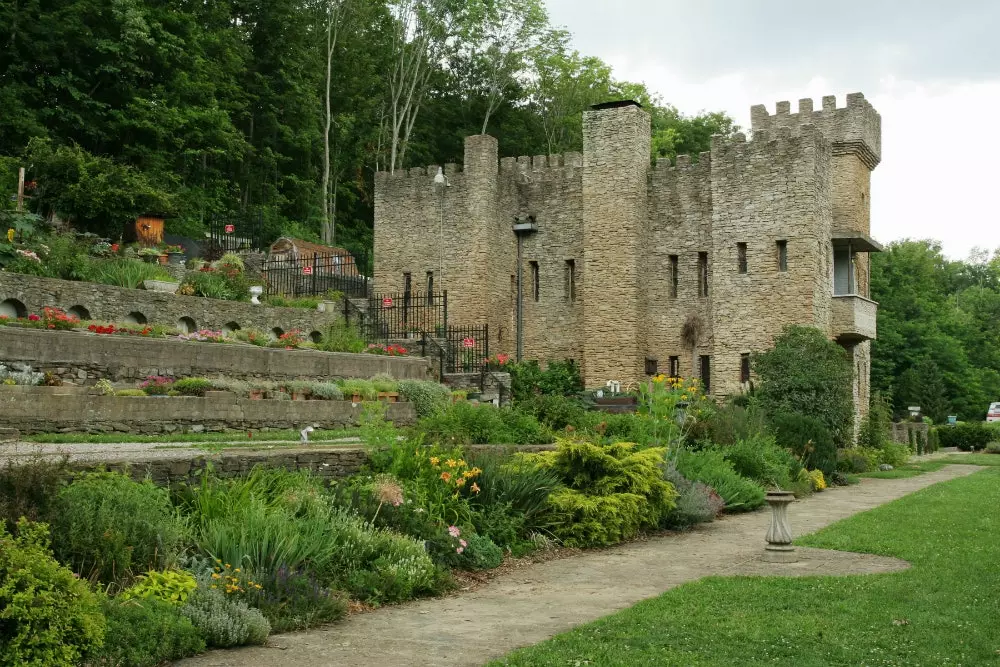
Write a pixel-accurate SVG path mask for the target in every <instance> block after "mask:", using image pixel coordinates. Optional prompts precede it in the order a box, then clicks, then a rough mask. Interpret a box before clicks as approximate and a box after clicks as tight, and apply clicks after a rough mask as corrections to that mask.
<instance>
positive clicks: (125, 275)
mask: <svg viewBox="0 0 1000 667" xmlns="http://www.w3.org/2000/svg"><path fill="white" fill-rule="evenodd" d="M87 279H88V280H90V281H91V282H95V283H103V284H105V285H115V286H116V287H127V288H128V289H138V288H140V287H142V284H143V283H144V282H145V281H147V280H162V281H166V282H174V277H173V276H171V275H170V274H169V273H167V271H166V270H164V269H163V268H162V267H160V266H159V265H158V264H147V263H146V262H141V261H138V260H134V259H109V260H100V261H95V262H91V263H90V268H89V271H88V276H87Z"/></svg>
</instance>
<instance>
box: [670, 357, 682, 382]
mask: <svg viewBox="0 0 1000 667" xmlns="http://www.w3.org/2000/svg"><path fill="white" fill-rule="evenodd" d="M669 375H670V377H672V378H676V377H680V376H681V358H680V357H670V373H669Z"/></svg>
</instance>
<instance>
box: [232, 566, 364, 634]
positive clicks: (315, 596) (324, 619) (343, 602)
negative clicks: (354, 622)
mask: <svg viewBox="0 0 1000 667" xmlns="http://www.w3.org/2000/svg"><path fill="white" fill-rule="evenodd" d="M259 579H260V583H261V585H262V588H261V590H258V591H251V592H248V593H247V596H246V598H247V601H248V603H249V604H250V605H251V606H252V607H254V608H256V609H259V610H260V612H261V614H263V616H264V618H265V620H266V621H267V622H268V624H269V625H270V626H271V631H272V632H293V631H296V630H305V629H306V628H311V627H314V626H317V625H322V624H324V623H333V622H334V621H338V620H340V619H341V618H343V617H344V615H345V614H346V613H347V598H346V596H345V595H343V594H342V593H340V592H338V591H335V590H332V589H331V588H329V587H328V586H326V585H324V584H322V583H321V582H320V581H319V580H318V579H317V578H316V576H315V575H314V574H312V573H311V572H308V571H303V572H296V571H292V570H288V569H287V568H283V567H282V568H278V570H277V571H275V572H273V573H270V574H265V575H264V576H262V577H260V578H259Z"/></svg>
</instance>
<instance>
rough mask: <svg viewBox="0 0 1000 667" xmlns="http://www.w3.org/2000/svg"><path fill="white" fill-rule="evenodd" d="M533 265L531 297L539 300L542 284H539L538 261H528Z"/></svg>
mask: <svg viewBox="0 0 1000 667" xmlns="http://www.w3.org/2000/svg"><path fill="white" fill-rule="evenodd" d="M528 265H529V266H531V298H532V299H533V300H535V301H538V296H539V293H540V292H541V285H540V284H539V282H540V278H539V275H538V262H528Z"/></svg>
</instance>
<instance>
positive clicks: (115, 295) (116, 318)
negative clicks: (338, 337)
mask: <svg viewBox="0 0 1000 667" xmlns="http://www.w3.org/2000/svg"><path fill="white" fill-rule="evenodd" d="M8 299H16V300H17V301H19V302H20V303H21V304H22V305H23V307H24V308H25V309H26V310H27V311H28V312H29V313H40V312H41V310H42V308H43V307H45V306H54V307H57V308H62V309H63V310H65V311H67V312H69V311H70V310H71V309H74V310H75V312H76V314H78V315H80V314H84V315H89V317H83V318H82V319H94V320H99V321H106V322H115V323H124V322H125V321H127V320H128V319H129V316H130V315H132V316H133V318H132V321H135V320H137V319H138V320H145V321H146V322H149V323H150V324H162V325H166V326H170V327H177V326H178V323H179V322H180V320H181V318H190V319H191V320H193V321H194V324H195V326H196V328H198V329H212V330H215V331H218V330H222V329H229V330H232V329H251V328H254V329H260V330H261V331H265V332H270V331H272V330H273V329H275V328H277V329H280V330H281V331H282V332H285V331H289V330H291V329H301V330H302V331H304V332H305V333H306V334H312V333H314V332H315V333H317V334H319V333H322V332H323V331H325V330H326V328H327V327H329V326H330V325H332V324H335V323H337V322H339V321H341V320H342V319H343V306H342V304H340V303H339V302H334V303H336V305H334V307H332V308H330V309H327V310H326V311H325V312H320V311H318V310H313V309H308V308H272V307H271V306H265V305H259V306H255V305H253V304H251V303H248V302H239V301H223V300H220V299H206V298H204V297H196V296H179V295H176V294H167V293H165V292H150V291H146V290H134V289H125V288H122V287H114V286H113V285H99V284H97V283H88V282H78V281H72V280H57V279H55V278H39V277H36V276H26V275H23V274H19V273H5V272H0V302H4V301H7V300H8ZM81 308H82V309H83V311H86V312H85V313H83V312H82V311H81V310H80V309H81ZM136 314H139V315H141V318H136V317H135V315H136Z"/></svg>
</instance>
